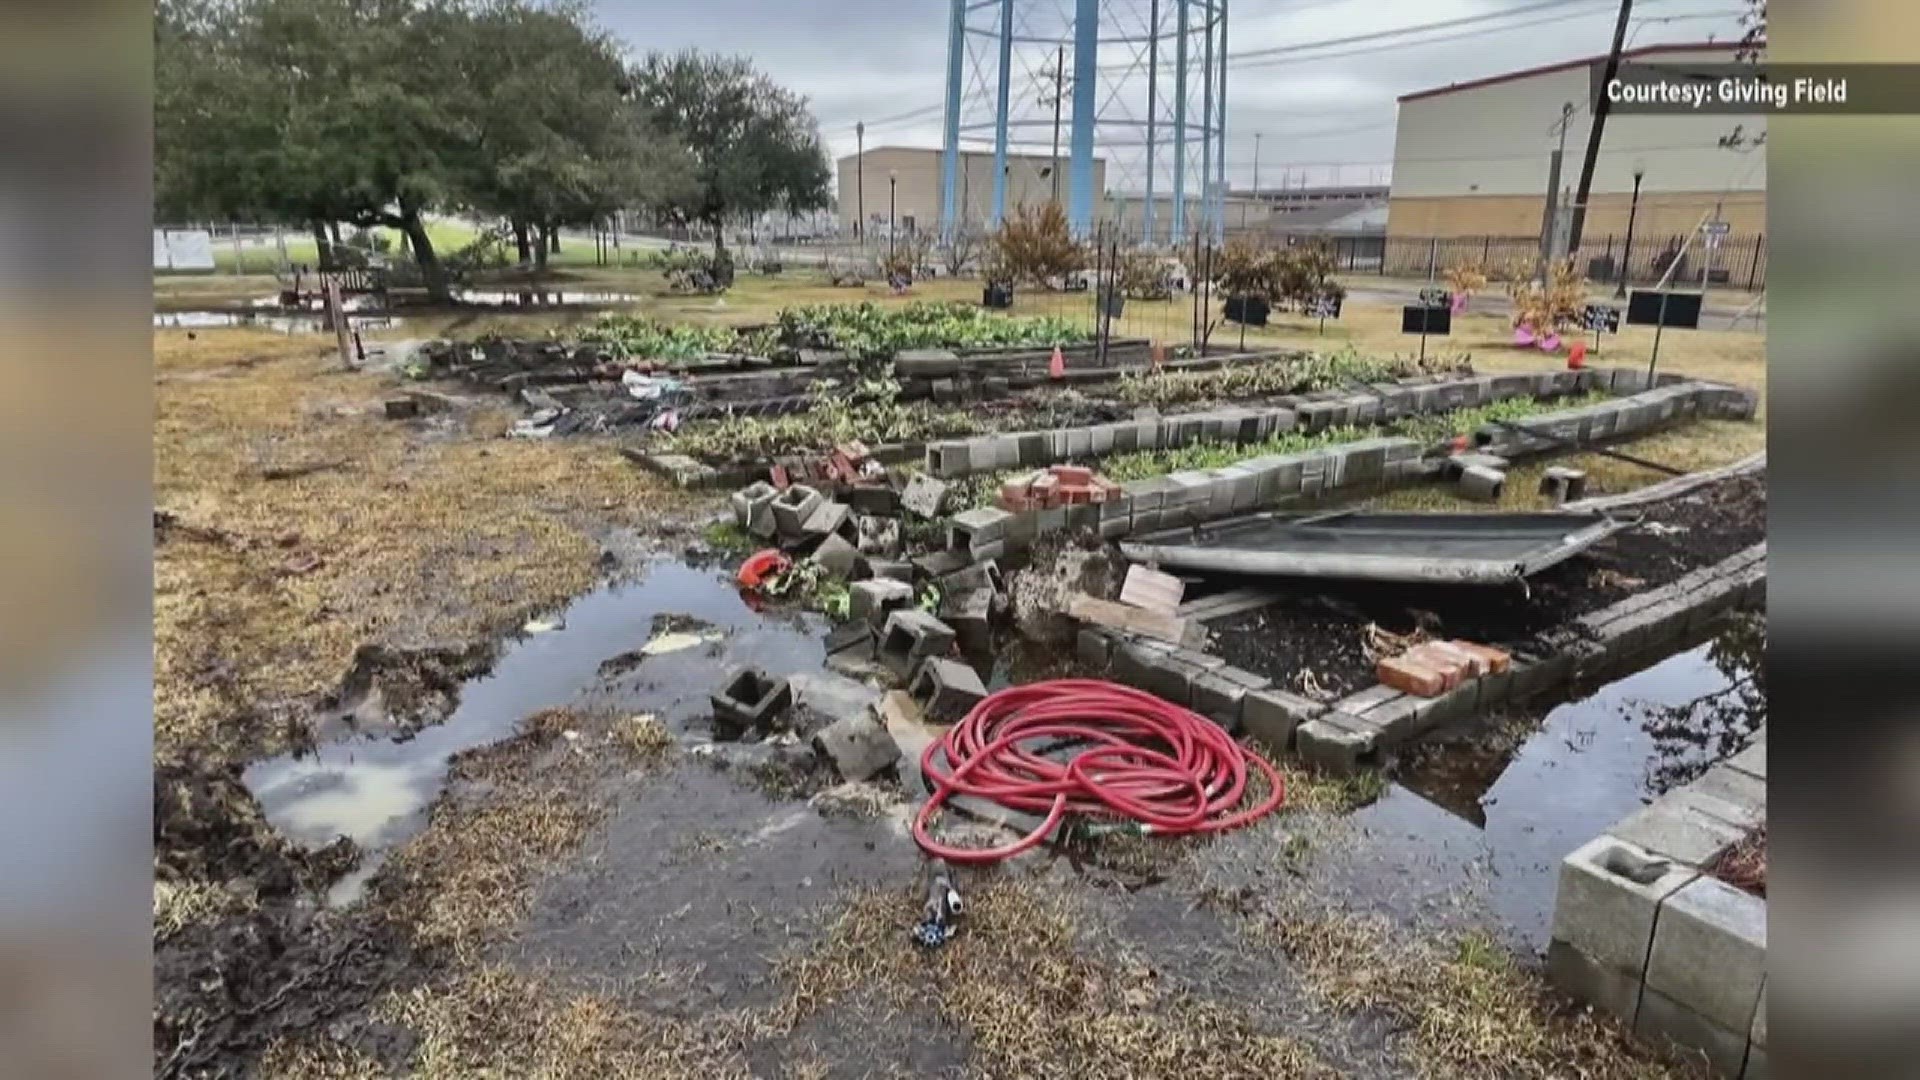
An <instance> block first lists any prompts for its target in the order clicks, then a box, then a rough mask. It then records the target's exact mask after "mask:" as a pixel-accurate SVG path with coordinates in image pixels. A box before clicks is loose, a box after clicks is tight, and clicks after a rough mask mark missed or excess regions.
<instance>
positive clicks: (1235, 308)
mask: <svg viewBox="0 0 1920 1080" xmlns="http://www.w3.org/2000/svg"><path fill="white" fill-rule="evenodd" d="M1272 309H1273V306H1272V305H1271V304H1269V303H1267V298H1266V297H1264V296H1229V297H1227V311H1226V315H1227V321H1228V322H1237V323H1239V324H1241V325H1242V326H1265V325H1267V314H1268V313H1269V312H1270V311H1272Z"/></svg>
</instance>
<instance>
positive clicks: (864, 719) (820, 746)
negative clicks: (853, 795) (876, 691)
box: [813, 712, 900, 782]
mask: <svg viewBox="0 0 1920 1080" xmlns="http://www.w3.org/2000/svg"><path fill="white" fill-rule="evenodd" d="M813 746H814V749H815V750H817V751H819V753H820V754H821V755H822V756H823V757H826V758H829V759H831V760H832V761H833V765H834V768H835V769H836V770H838V771H839V773H840V777H841V779H843V780H848V781H854V782H858V781H861V780H865V779H867V778H868V777H870V776H873V775H875V774H877V773H880V772H883V771H885V770H886V769H888V768H890V767H891V766H892V765H893V764H894V763H895V762H897V761H899V760H900V747H899V744H897V743H895V742H894V741H893V737H892V736H891V735H889V734H887V729H886V726H885V725H883V724H881V723H880V721H879V720H878V719H877V718H875V717H874V715H873V714H872V713H871V712H862V713H855V714H853V715H851V716H845V717H842V718H840V719H839V720H836V721H834V722H833V723H832V724H829V725H827V726H826V727H825V728H823V729H821V731H820V732H819V734H817V735H815V736H814V737H813Z"/></svg>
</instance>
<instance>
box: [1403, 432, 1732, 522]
mask: <svg viewBox="0 0 1920 1080" xmlns="http://www.w3.org/2000/svg"><path fill="white" fill-rule="evenodd" d="M1766 445H1767V429H1766V426H1765V425H1764V424H1761V423H1750V422H1743V421H1737V420H1694V421H1689V422H1686V423H1683V424H1681V425H1679V426H1677V427H1674V428H1672V429H1669V430H1667V431H1662V432H1658V433H1656V434H1653V435H1649V436H1647V437H1646V438H1643V439H1635V440H1633V441H1631V442H1625V443H1620V444H1618V446H1617V449H1619V450H1622V451H1624V452H1626V453H1629V454H1632V455H1633V456H1634V457H1638V458H1645V459H1646V460H1648V461H1658V462H1660V463H1661V464H1664V465H1670V466H1672V467H1673V468H1676V469H1679V470H1681V471H1682V472H1700V471H1703V470H1706V469H1717V468H1720V467H1722V466H1725V465H1731V464H1733V463H1734V462H1736V461H1739V460H1741V459H1743V458H1746V457H1749V456H1751V455H1753V454H1755V453H1757V452H1759V451H1761V450H1764V449H1766ZM1554 465H1563V466H1567V467H1570V468H1575V469H1585V470H1586V473H1587V494H1588V495H1602V494H1611V493H1618V492H1625V491H1633V490H1635V489H1638V488H1643V487H1647V486H1648V485H1651V484H1657V483H1659V482H1660V481H1662V480H1666V479H1669V478H1670V477H1669V476H1668V474H1666V473H1663V472H1660V471H1659V470H1657V469H1649V468H1646V467H1644V466H1641V465H1634V464H1632V463H1630V462H1625V461H1621V460H1619V459H1618V458H1610V457H1607V456H1605V455H1602V454H1595V453H1576V454H1563V455H1556V456H1551V457H1547V458H1541V459H1539V460H1535V461H1529V462H1521V463H1518V464H1515V465H1514V466H1513V467H1512V468H1511V469H1509V470H1507V483H1506V487H1505V488H1503V489H1502V490H1501V493H1500V502H1499V503H1498V504H1497V507H1496V506H1490V505H1489V504H1487V503H1478V502H1469V501H1467V500H1464V499H1461V498H1460V497H1459V496H1457V495H1456V494H1455V489H1454V486H1453V485H1451V484H1441V483H1434V484H1422V485H1419V486H1416V487H1407V488H1401V489H1399V490H1396V491H1390V492H1387V493H1386V494H1384V495H1382V496H1380V497H1379V498H1377V499H1373V500H1370V501H1369V502H1368V503H1367V505H1368V506H1371V507H1375V508H1378V509H1382V510H1455V511H1458V510H1473V509H1493V508H1497V509H1501V510H1544V509H1548V508H1549V507H1550V506H1551V502H1550V500H1548V499H1547V498H1546V497H1545V496H1544V495H1541V494H1540V478H1541V476H1542V475H1543V474H1545V472H1546V471H1547V469H1548V468H1549V467H1550V466H1554Z"/></svg>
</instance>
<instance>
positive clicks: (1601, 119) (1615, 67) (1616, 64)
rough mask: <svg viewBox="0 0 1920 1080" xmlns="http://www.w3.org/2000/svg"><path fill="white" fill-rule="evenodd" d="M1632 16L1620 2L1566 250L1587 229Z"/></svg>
mask: <svg viewBox="0 0 1920 1080" xmlns="http://www.w3.org/2000/svg"><path fill="white" fill-rule="evenodd" d="M1632 16H1633V0H1620V17H1619V18H1618V19H1616V20H1615V21H1614V24H1613V48H1612V49H1610V50H1608V52H1607V70H1606V71H1605V73H1603V74H1602V75H1601V76H1600V81H1599V83H1597V84H1596V85H1598V86H1600V87H1601V88H1602V90H1601V92H1600V93H1599V94H1597V95H1595V96H1594V99H1593V101H1592V103H1591V105H1592V108H1593V124H1592V126H1590V127H1589V128H1588V129H1587V154H1586V156H1585V157H1584V158H1582V159H1581V160H1580V186H1579V187H1578V188H1577V189H1575V191H1574V194H1573V224H1572V226H1571V228H1570V229H1569V230H1568V232H1567V250H1569V251H1573V250H1576V249H1578V248H1579V247H1580V234H1581V232H1582V231H1583V230H1585V229H1586V227H1587V196H1588V195H1589V194H1591V193H1592V191H1593V168H1594V166H1595V165H1596V164H1598V163H1599V161H1600V136H1601V134H1602V132H1604V131H1605V130H1606V126H1607V112H1608V109H1609V106H1610V104H1611V103H1610V102H1609V101H1608V100H1607V95H1606V91H1605V87H1606V86H1607V85H1608V84H1609V83H1611V82H1613V80H1614V76H1616V75H1618V74H1619V73H1620V52H1621V50H1622V49H1624V48H1625V47H1626V43H1627V22H1628V20H1629V19H1630V18H1632Z"/></svg>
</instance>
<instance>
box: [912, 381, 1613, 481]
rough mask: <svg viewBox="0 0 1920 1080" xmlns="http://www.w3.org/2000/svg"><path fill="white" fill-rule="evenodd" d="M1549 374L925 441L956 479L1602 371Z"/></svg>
mask: <svg viewBox="0 0 1920 1080" xmlns="http://www.w3.org/2000/svg"><path fill="white" fill-rule="evenodd" d="M1546 376H1547V377H1545V378H1541V377H1537V376H1533V375H1501V376H1494V375H1479V376H1469V377H1466V378H1445V377H1440V376H1423V377H1418V378H1413V379H1405V380H1401V381H1400V382H1397V383H1393V384H1391V385H1387V386H1382V387H1379V388H1377V389H1370V390H1368V391H1343V390H1334V391H1322V392H1319V393H1315V394H1308V395H1290V396H1287V397H1283V398H1278V399H1275V400H1276V402H1277V403H1276V404H1272V405H1266V406H1262V407H1258V408H1248V407H1239V406H1229V407H1225V408H1220V409H1214V410H1211V411H1208V412H1195V413H1176V414H1173V415H1169V416H1152V417H1146V418H1140V419H1134V420H1122V421H1116V422H1112V423H1106V424H1094V425H1089V426H1087V427H1076V428H1064V429H1054V430H1051V431H1014V432H1003V433H1001V434H997V435H981V436H977V437H974V438H970V439H947V440H942V441H940V442H934V443H929V444H928V446H927V462H926V469H927V472H929V473H931V474H932V475H934V476H937V477H940V478H941V479H954V478H957V477H963V476H971V475H974V474H976V473H983V472H994V471H997V470H1000V469H1008V468H1036V469H1037V468H1042V467H1045V466H1047V465H1054V464H1060V463H1063V462H1067V461H1079V462H1085V461H1088V460H1093V459H1098V458H1101V457H1104V456H1106V455H1107V454H1124V453H1129V452H1132V451H1135V450H1175V449H1179V448H1180V447H1183V446H1188V445H1191V444H1193V443H1196V442H1209V443H1234V444H1245V443H1250V442H1261V441H1264V440H1266V439H1270V438H1272V437H1273V436H1275V435H1278V434H1281V433H1283V432H1287V431H1292V430H1295V429H1296V428H1298V429H1299V430H1301V431H1307V432H1317V431H1325V430H1327V429H1329V428H1338V427H1354V426H1365V425H1373V424H1378V423H1384V422H1386V421H1389V420H1394V419H1398V418H1400V417H1404V416H1415V415H1420V414H1424V413H1433V412H1445V411H1449V410H1452V409H1459V408H1467V407H1470V406H1475V405H1484V404H1487V403H1490V402H1494V401H1501V400H1505V399H1508V398H1515V397H1537V398H1548V397H1556V396H1562V395H1566V394H1571V393H1577V392H1583V391H1585V390H1587V389H1591V388H1594V387H1597V386H1598V385H1599V383H1600V375H1599V373H1598V372H1592V371H1580V372H1548V373H1546ZM1563 376H1564V377H1563Z"/></svg>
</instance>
